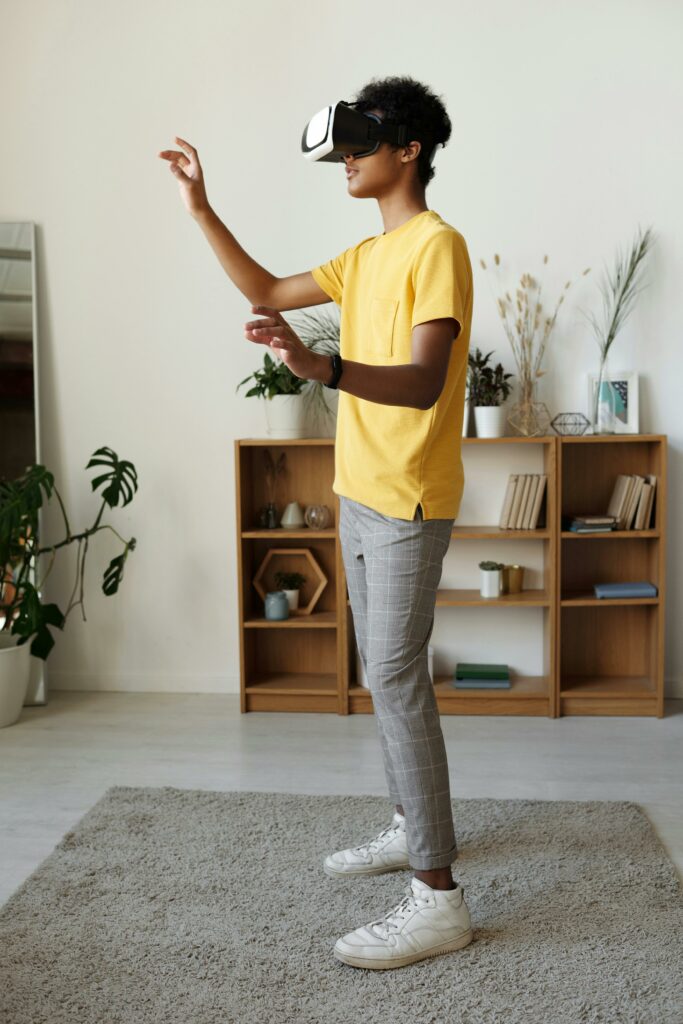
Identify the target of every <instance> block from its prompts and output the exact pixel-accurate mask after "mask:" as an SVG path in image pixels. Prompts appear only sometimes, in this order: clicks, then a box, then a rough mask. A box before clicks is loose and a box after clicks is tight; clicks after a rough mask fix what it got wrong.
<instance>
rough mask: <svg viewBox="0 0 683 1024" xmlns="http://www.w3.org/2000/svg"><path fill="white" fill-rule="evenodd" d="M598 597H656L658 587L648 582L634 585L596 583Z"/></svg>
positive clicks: (639, 582) (643, 581)
mask: <svg viewBox="0 0 683 1024" xmlns="http://www.w3.org/2000/svg"><path fill="white" fill-rule="evenodd" d="M593 589H594V591H595V596H596V597H656V596H657V587H656V586H655V585H654V584H653V583H648V581H647V580H638V581H636V582H634V583H595V584H593Z"/></svg>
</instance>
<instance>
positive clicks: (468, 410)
mask: <svg viewBox="0 0 683 1024" xmlns="http://www.w3.org/2000/svg"><path fill="white" fill-rule="evenodd" d="M471 416H472V402H471V401H470V400H469V398H468V399H467V401H466V402H465V412H464V415H463V418H462V436H463V437H469V431H470V419H471Z"/></svg>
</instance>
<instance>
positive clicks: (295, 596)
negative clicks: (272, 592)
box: [285, 590, 299, 612]
mask: <svg viewBox="0 0 683 1024" xmlns="http://www.w3.org/2000/svg"><path fill="white" fill-rule="evenodd" d="M285 594H286V595H287V600H288V601H289V610H290V611H292V612H294V611H296V609H297V608H298V607H299V591H298V590H285Z"/></svg>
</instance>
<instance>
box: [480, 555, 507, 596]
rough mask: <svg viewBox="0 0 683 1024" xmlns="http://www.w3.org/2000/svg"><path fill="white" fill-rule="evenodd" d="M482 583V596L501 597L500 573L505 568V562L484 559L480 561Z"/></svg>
mask: <svg viewBox="0 0 683 1024" xmlns="http://www.w3.org/2000/svg"><path fill="white" fill-rule="evenodd" d="M479 568H480V570H481V573H480V583H479V592H480V594H481V596H482V597H499V596H500V590H501V586H500V582H501V578H500V574H501V570H502V569H504V568H505V566H504V564H503V562H490V561H484V562H480V563H479Z"/></svg>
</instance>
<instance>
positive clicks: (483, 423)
mask: <svg viewBox="0 0 683 1024" xmlns="http://www.w3.org/2000/svg"><path fill="white" fill-rule="evenodd" d="M492 355H493V351H491V352H488V353H487V354H486V355H483V354H482V352H481V351H480V349H478V348H477V349H475V351H474V354H472V353H470V354H469V356H468V386H469V394H470V404H471V405H473V406H474V421H475V425H476V428H477V437H503V435H504V434H505V417H506V410H505V409H504V408H503V404H502V403H503V402H504V401H505V399H506V398H507V397H508V395H509V394H510V391H511V390H512V385H510V384H508V378H510V377H512V376H513V375H512V374H511V373H504V372H503V366H502V364H501V363H498V364H497V366H496V367H495V368H493V367H491V366H488V365H487V364H488V361H489V359H490V358H491V356H492Z"/></svg>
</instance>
